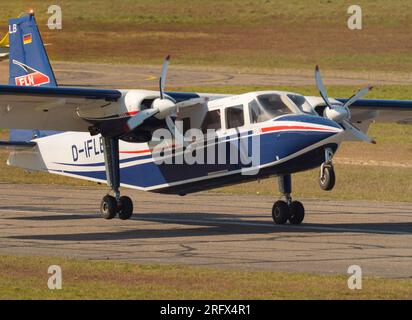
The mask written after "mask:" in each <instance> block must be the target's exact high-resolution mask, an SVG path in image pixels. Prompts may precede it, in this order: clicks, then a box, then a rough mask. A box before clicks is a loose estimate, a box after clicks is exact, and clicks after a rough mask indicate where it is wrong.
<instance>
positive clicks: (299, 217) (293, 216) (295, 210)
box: [289, 201, 305, 224]
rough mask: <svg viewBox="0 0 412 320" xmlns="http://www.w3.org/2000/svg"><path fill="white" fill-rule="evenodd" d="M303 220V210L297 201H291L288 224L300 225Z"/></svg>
mask: <svg viewBox="0 0 412 320" xmlns="http://www.w3.org/2000/svg"><path fill="white" fill-rule="evenodd" d="M304 218H305V208H304V207H303V204H302V203H301V202H299V201H293V202H292V203H291V205H290V217H289V222H290V224H301V223H302V221H303V219H304Z"/></svg>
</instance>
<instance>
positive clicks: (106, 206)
mask: <svg viewBox="0 0 412 320" xmlns="http://www.w3.org/2000/svg"><path fill="white" fill-rule="evenodd" d="M116 213H117V201H116V199H115V198H114V197H112V196H109V195H106V196H104V197H103V199H102V202H101V204H100V214H101V216H102V217H103V218H104V219H107V220H110V219H113V218H114V217H115V216H116Z"/></svg>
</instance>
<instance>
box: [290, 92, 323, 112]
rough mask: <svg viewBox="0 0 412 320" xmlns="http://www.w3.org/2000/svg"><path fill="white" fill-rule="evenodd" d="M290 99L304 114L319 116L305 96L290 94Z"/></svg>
mask: <svg viewBox="0 0 412 320" xmlns="http://www.w3.org/2000/svg"><path fill="white" fill-rule="evenodd" d="M288 98H289V99H290V100H292V102H293V103H294V104H295V105H296V106H297V107H298V108H299V109H300V110H301V111H303V112H304V113H309V114H315V115H316V114H317V113H316V111H315V110H314V109H313V107H312V105H311V104H310V103H309V102H308V100H306V98H305V97H304V96H301V95H298V94H288Z"/></svg>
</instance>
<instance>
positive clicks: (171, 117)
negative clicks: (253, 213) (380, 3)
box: [0, 13, 412, 225]
mask: <svg viewBox="0 0 412 320" xmlns="http://www.w3.org/2000/svg"><path fill="white" fill-rule="evenodd" d="M9 24H10V25H9V30H11V31H12V32H10V35H9V36H10V57H9V61H10V62H9V63H10V74H9V83H8V85H0V127H1V128H8V129H10V140H9V141H2V142H1V143H0V146H1V147H3V148H7V149H9V150H10V155H9V158H8V161H7V163H8V165H11V166H16V167H20V168H24V169H26V170H29V171H44V172H49V173H52V174H58V175H64V176H69V177H74V178H80V179H86V180H90V181H95V182H98V183H107V184H108V186H109V188H110V191H109V192H108V194H107V195H105V196H104V197H103V199H102V200H101V205H100V214H101V216H102V217H103V218H105V219H113V218H115V217H116V216H118V217H119V218H120V219H122V220H126V219H129V218H130V217H131V216H132V214H133V211H134V208H133V202H132V200H131V199H130V198H129V197H127V196H124V195H121V193H120V187H125V188H131V189H137V190H143V191H149V192H157V193H165V194H175V195H180V196H184V195H186V194H189V193H194V192H198V191H203V190H209V189H212V188H216V187H221V186H225V185H231V184H237V183H243V182H246V181H252V180H257V179H261V178H266V177H277V178H278V187H279V191H280V193H281V194H282V198H281V199H280V200H278V201H276V202H275V203H274V204H273V207H272V218H273V221H274V223H275V224H286V223H288V224H290V225H298V224H301V223H302V221H303V220H304V217H305V209H304V206H303V204H302V203H301V202H299V201H296V200H293V199H292V196H291V194H292V175H293V174H294V173H297V172H301V171H305V170H311V169H314V168H319V169H320V174H319V184H320V187H321V188H322V189H324V190H331V189H332V188H333V187H334V185H335V180H336V179H335V170H334V166H333V156H334V155H335V154H336V152H337V150H338V149H339V146H340V145H341V144H342V143H343V142H344V141H348V140H359V141H365V142H367V143H375V141H374V139H372V138H371V137H369V136H368V135H367V130H368V128H369V125H370V124H371V123H372V122H373V121H393V122H403V123H409V124H410V123H412V101H398V100H370V99H361V98H362V97H363V96H364V95H365V94H366V93H368V92H369V91H370V89H371V87H367V88H365V89H362V90H360V91H359V92H357V93H356V94H354V95H353V96H352V97H351V98H349V99H342V98H337V99H332V98H329V96H328V94H327V90H326V88H325V86H324V84H323V81H322V78H321V74H320V70H319V68H318V67H316V70H315V80H316V84H317V87H318V90H319V93H320V97H315V96H309V97H306V96H303V95H300V94H298V93H293V92H284V91H258V92H248V93H244V94H239V95H231V94H223V95H222V94H213V93H193V92H192V93H190V92H169V91H166V89H165V87H166V77H167V69H168V65H169V61H170V57H169V56H168V57H166V59H165V60H164V63H163V66H162V69H161V73H160V78H159V90H158V91H156V90H144V89H133V90H132V89H91V88H76V87H62V86H58V84H57V81H56V78H55V76H54V73H53V69H52V67H51V65H50V62H49V59H48V56H47V53H46V50H45V48H44V45H43V41H42V38H41V35H40V32H39V30H38V28H37V24H36V20H35V17H34V14H33V13H29V14H26V15H24V16H22V17H20V18H17V19H11V20H10V21H9ZM188 133H189V134H188ZM205 134H206V135H205ZM205 159H206V160H205ZM193 160H195V161H193Z"/></svg>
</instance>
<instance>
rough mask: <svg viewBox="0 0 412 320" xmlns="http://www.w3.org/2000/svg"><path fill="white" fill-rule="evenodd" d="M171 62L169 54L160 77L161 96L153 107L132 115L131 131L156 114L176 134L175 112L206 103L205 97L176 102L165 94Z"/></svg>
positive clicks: (128, 125)
mask: <svg viewBox="0 0 412 320" xmlns="http://www.w3.org/2000/svg"><path fill="white" fill-rule="evenodd" d="M169 62H170V55H168V56H167V57H166V58H165V59H164V61H163V66H162V71H161V74H160V78H159V93H160V94H159V96H160V97H159V98H156V99H155V100H154V101H153V103H152V106H151V108H149V109H145V110H141V111H139V112H138V113H137V114H136V115H134V116H133V117H131V118H130V119H129V120H128V121H127V124H126V127H127V129H128V130H129V131H132V130H134V129H136V128H137V127H138V126H140V125H141V124H142V123H143V122H144V121H145V120H146V119H148V118H150V117H153V116H156V118H158V119H165V120H166V124H167V126H168V128H169V130H170V131H171V132H172V134H174V133H175V132H176V130H175V125H174V122H173V120H172V118H171V115H172V114H173V113H176V114H178V113H179V109H180V108H184V107H188V106H192V105H195V104H204V103H206V102H207V99H205V98H193V99H189V100H185V101H181V102H178V103H176V102H175V101H173V100H172V99H171V98H170V97H167V96H166V95H165V87H166V77H167V68H168V66H169Z"/></svg>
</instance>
